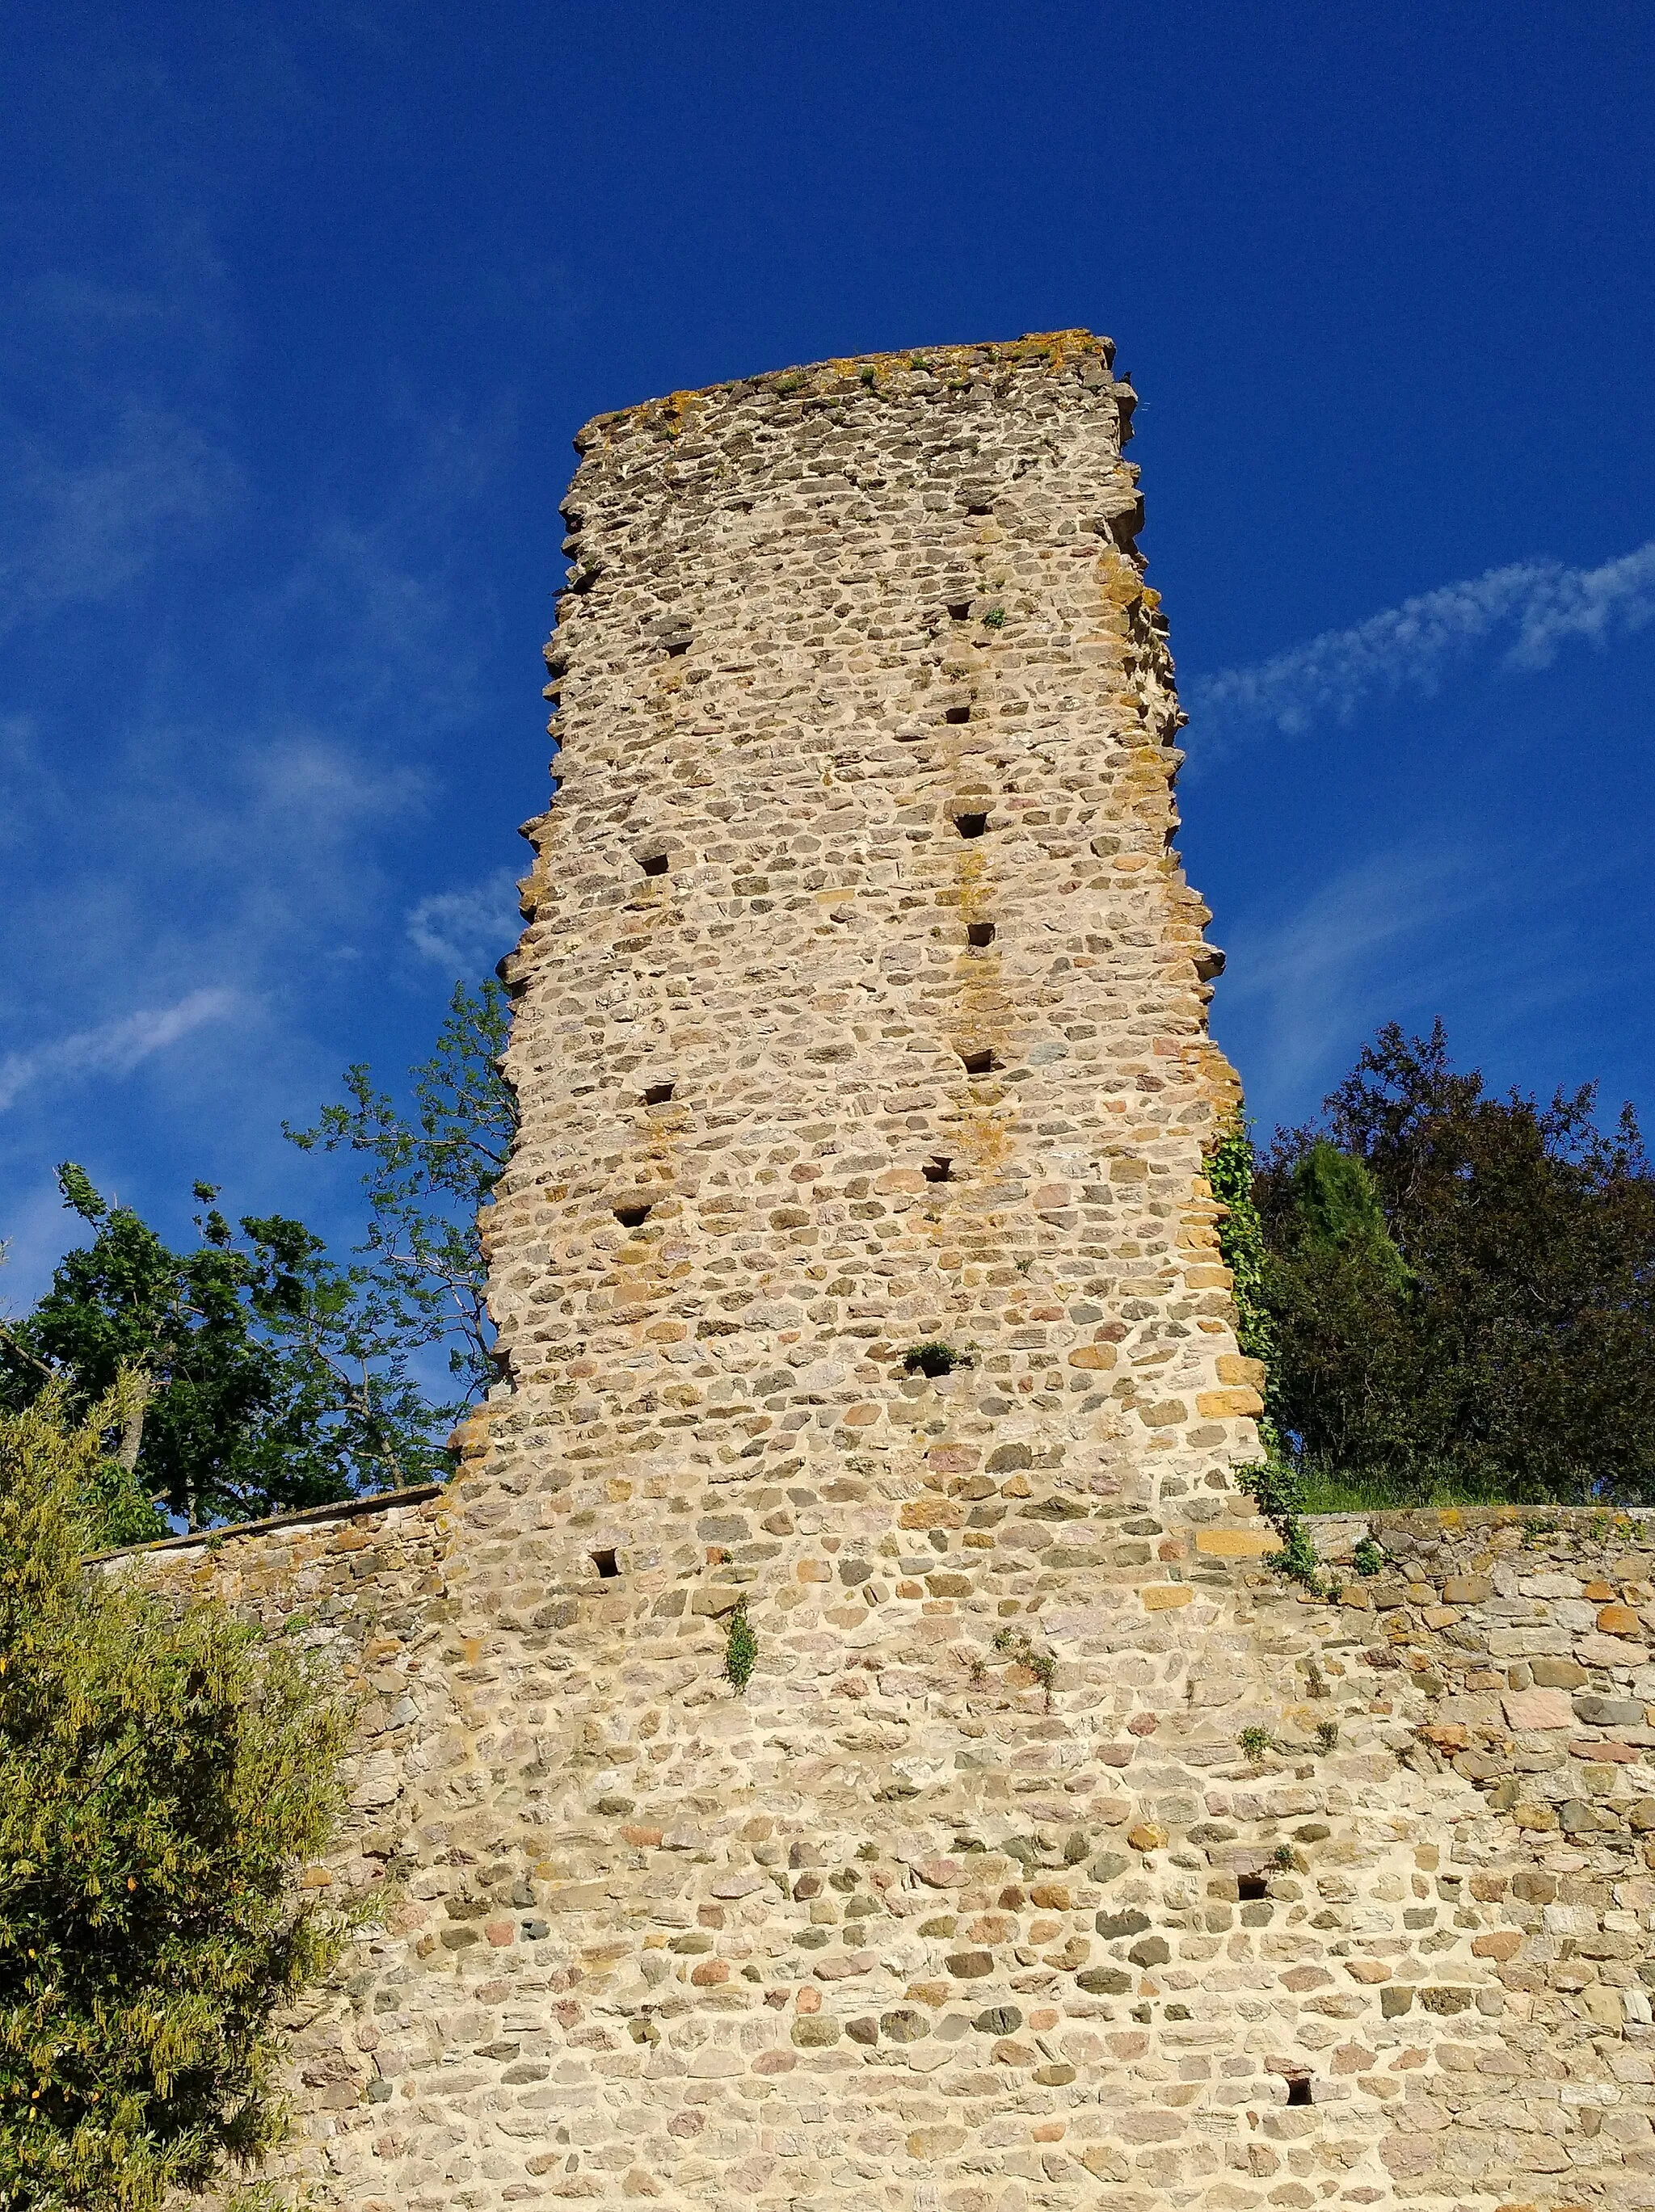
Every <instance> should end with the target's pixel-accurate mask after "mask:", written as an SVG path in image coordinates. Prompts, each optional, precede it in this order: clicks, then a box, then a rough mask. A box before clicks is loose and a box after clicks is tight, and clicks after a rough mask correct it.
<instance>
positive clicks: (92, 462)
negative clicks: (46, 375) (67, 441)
mask: <svg viewBox="0 0 1655 2212" xmlns="http://www.w3.org/2000/svg"><path fill="white" fill-rule="evenodd" d="M0 459H3V461H4V465H5V467H6V470H7V473H8V476H9V479H10V483H11V488H12V489H11V497H10V501H9V512H8V517H7V520H6V524H5V528H4V532H3V536H0V630H4V629H11V628H13V627H14V626H15V624H16V623H20V622H26V621H38V620H40V619H41V618H43V617H46V616H48V615H52V614H55V613H56V612H58V611H59V610H60V609H61V608H64V607H70V606H75V605H89V604H92V603H94V602H97V601H100V600H104V599H110V598H113V595H114V594H115V593H116V592H119V590H121V588H122V587H123V586H125V585H127V584H129V583H131V580H133V578H134V577H136V576H137V575H138V574H141V573H142V572H143V570H144V569H146V568H149V566H150V565H151V563H152V562H154V561H155V560H156V559H157V558H158V557H159V556H160V555H161V553H162V552H163V551H167V550H178V549H179V547H180V546H192V545H198V544H200V543H201V542H202V541H203V539H204V537H205V536H206V534H207V533H208V532H210V530H212V529H214V528H216V526H217V525H218V524H219V522H220V521H221V520H222V517H223V515H224V513H225V512H226V510H227V509H228V506H229V504H230V502H231V501H232V500H233V499H234V495H235V494H236V492H237V490H238V489H239V486H240V471H239V470H238V469H237V467H236V465H235V464H234V462H233V461H232V460H231V459H230V458H229V456H228V454H227V453H224V452H223V451H222V449H221V448H220V447H218V446H216V445H215V444H214V443H213V441H211V440H210V439H209V438H207V437H204V435H202V433H201V432H200V431H199V430H198V429H197V428H195V427H194V426H193V425H192V424H191V423H189V422H185V421H183V420H181V419H180V418H179V417H178V416H174V415H169V414H166V413H164V412H158V411H155V410H150V409H146V408H143V407H139V406H132V407H129V408H128V409H127V410H126V412H125V415H124V416H123V417H122V420H121V422H120V426H119V429H118V431H117V432H116V434H115V435H114V437H113V440H112V441H110V442H109V444H108V446H107V447H106V450H105V451H104V452H103V453H100V454H98V455H96V456H95V457H94V458H92V459H87V460H82V459H78V458H77V459H74V460H65V459H63V458H62V457H61V456H60V455H58V454H56V453H52V452H50V451H48V450H46V448H45V447H43V446H42V445H41V444H40V442H39V441H35V440H32V439H28V438H24V437H21V436H19V435H17V434H16V432H15V430H9V429H8V428H3V427H0Z"/></svg>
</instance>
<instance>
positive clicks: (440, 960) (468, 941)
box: [407, 868, 519, 981]
mask: <svg viewBox="0 0 1655 2212" xmlns="http://www.w3.org/2000/svg"><path fill="white" fill-rule="evenodd" d="M407 920H408V937H409V941H410V943H411V945H414V947H415V948H416V950H417V951H420V952H423V954H424V956H425V957H426V958H427V959H428V960H434V961H435V963H437V965H438V966H439V967H440V968H443V969H447V972H448V973H449V974H450V975H457V976H460V977H463V978H464V979H465V981H470V980H471V979H472V977H473V976H475V975H482V974H483V973H484V970H485V969H491V968H492V967H493V966H494V964H495V963H496V960H498V959H499V958H500V957H501V955H502V953H504V952H507V951H509V950H510V949H511V945H512V944H513V941H514V939H515V938H516V936H517V934H518V928H519V924H518V920H517V884H516V879H515V878H514V876H513V874H512V872H511V870H510V869H509V868H499V869H496V872H495V873H494V874H493V875H491V876H490V877H489V878H487V879H486V880H485V881H484V882H483V883H480V884H473V885H472V888H471V890H465V891H441V892H438V893H436V894H435V895H434V896H431V897H429V898H423V899H421V901H420V902H419V903H418V905H417V906H415V907H411V908H409V911H408V917H407Z"/></svg>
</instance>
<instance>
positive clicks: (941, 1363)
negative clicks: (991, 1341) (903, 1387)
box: [902, 1340, 970, 1375]
mask: <svg viewBox="0 0 1655 2212" xmlns="http://www.w3.org/2000/svg"><path fill="white" fill-rule="evenodd" d="M902 1364H903V1365H904V1367H905V1368H906V1369H907V1370H908V1372H909V1373H910V1375H952V1373H953V1371H954V1370H955V1368H957V1367H967V1366H969V1365H970V1360H969V1359H968V1358H967V1357H966V1355H965V1353H964V1352H956V1351H955V1349H954V1347H953V1346H952V1344H939V1343H937V1342H936V1341H935V1340H932V1341H931V1342H929V1343H927V1344H910V1346H909V1347H908V1349H907V1351H906V1352H904V1354H903V1356H902Z"/></svg>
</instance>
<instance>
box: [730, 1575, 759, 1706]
mask: <svg viewBox="0 0 1655 2212" xmlns="http://www.w3.org/2000/svg"><path fill="white" fill-rule="evenodd" d="M757 1665H758V1638H757V1637H756V1636H755V1635H754V1634H753V1628H752V1623H751V1621H750V1620H748V1618H747V1601H746V1599H745V1597H739V1598H738V1599H737V1600H736V1601H735V1610H734V1612H733V1613H732V1614H731V1615H730V1620H729V1626H727V1628H726V1630H725V1632H724V1679H725V1680H726V1681H727V1683H728V1684H729V1686H730V1687H731V1688H732V1689H733V1691H734V1692H735V1693H736V1695H737V1697H738V1698H739V1697H741V1696H742V1695H744V1694H745V1691H746V1687H747V1685H748V1683H749V1682H751V1680H752V1678H753V1668H755V1667H756V1666H757Z"/></svg>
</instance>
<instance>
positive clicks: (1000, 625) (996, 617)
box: [983, 607, 1006, 629]
mask: <svg viewBox="0 0 1655 2212" xmlns="http://www.w3.org/2000/svg"><path fill="white" fill-rule="evenodd" d="M1005 627H1006V610H1005V608H1004V607H990V608H989V611H988V613H987V614H986V615H984V616H983V629H1005Z"/></svg>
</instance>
